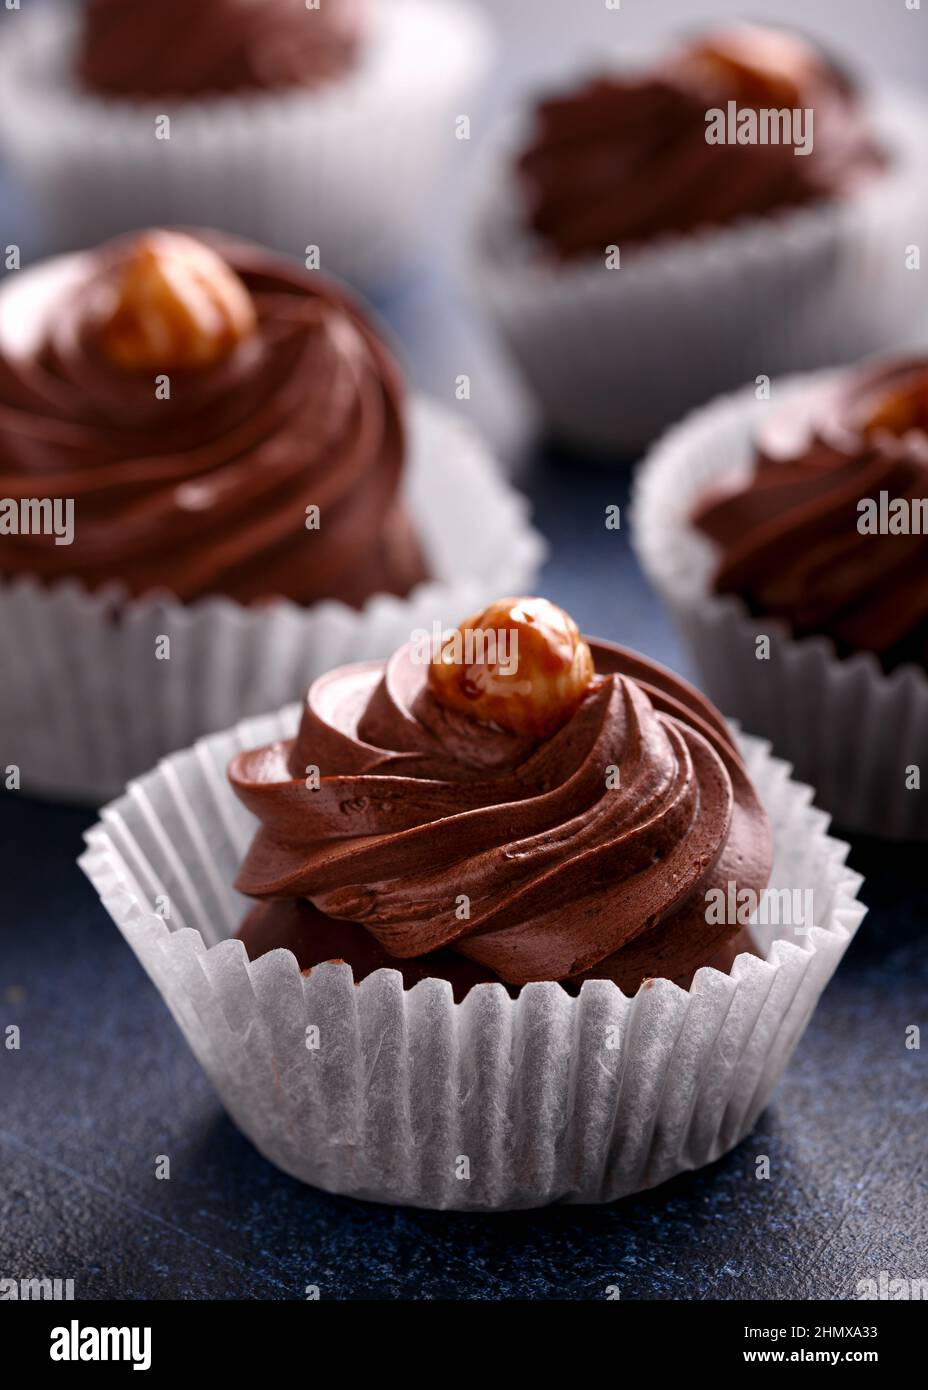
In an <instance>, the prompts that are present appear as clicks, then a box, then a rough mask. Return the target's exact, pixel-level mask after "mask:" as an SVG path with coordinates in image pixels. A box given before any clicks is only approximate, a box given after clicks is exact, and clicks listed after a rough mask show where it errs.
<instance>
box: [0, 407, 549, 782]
mask: <svg viewBox="0 0 928 1390" xmlns="http://www.w3.org/2000/svg"><path fill="white" fill-rule="evenodd" d="M409 423H410V429H409V438H410V447H409V459H408V462H407V466H406V470H405V474H404V483H403V487H404V492H405V495H406V498H407V502H408V505H409V508H410V513H411V515H412V518H413V521H414V523H415V525H416V527H417V530H418V534H419V537H420V540H421V542H422V545H423V548H424V550H425V555H426V561H427V563H428V567H429V572H430V573H431V574H432V575H433V576H434V578H433V579H431V580H429V581H427V582H426V583H423V584H420V585H418V586H417V587H416V588H415V589H414V590H413V591H412V593H411V594H410V595H409V596H408V597H406V598H396V597H394V596H392V595H386V594H379V595H375V596H374V597H372V598H371V599H369V600H368V601H367V602H366V603H365V604H364V606H363V607H362V608H361V609H359V610H356V609H352V608H349V607H348V606H347V605H346V604H343V603H340V602H336V601H334V600H326V601H324V602H320V603H315V604H311V605H309V606H308V607H300V606H298V605H297V604H294V603H290V602H287V601H283V600H279V601H276V602H272V603H269V604H263V605H255V606H247V607H246V606H245V605H243V604H240V603H236V602H234V601H233V600H231V599H226V598H212V599H203V600H200V601H198V602H196V603H193V604H190V605H184V604H181V603H180V602H178V601H177V600H175V599H172V598H171V597H169V596H165V597H163V598H158V597H154V596H152V597H151V598H144V599H130V598H128V597H127V596H126V595H125V593H124V592H123V591H122V590H121V589H119V588H116V587H114V588H111V589H108V590H106V591H99V592H96V593H93V594H90V593H88V592H87V591H86V589H85V588H84V587H83V585H81V584H80V583H79V582H77V581H65V582H63V583H59V584H56V585H54V586H53V587H50V588H45V587H43V586H42V585H40V584H39V583H38V582H37V581H35V580H33V579H31V578H23V579H17V580H12V581H7V582H2V581H0V648H2V651H3V658H4V659H3V679H2V680H0V766H3V767H4V768H5V767H8V766H10V765H15V766H16V767H18V768H19V769H20V776H21V785H22V789H23V790H24V791H26V792H28V793H30V794H33V795H45V796H53V797H66V798H69V799H76V800H81V801H87V802H91V803H93V804H94V805H99V803H100V802H101V801H103V800H105V799H107V798H108V797H111V796H115V795H116V794H117V793H118V792H119V791H120V790H121V789H122V788H123V787H124V786H125V784H126V782H127V780H128V779H129V778H130V777H133V776H136V775H137V774H138V773H140V772H142V771H144V770H145V769H146V768H148V767H151V765H152V764H153V763H154V762H155V761H156V759H157V758H159V757H161V756H162V755H163V754H165V753H167V752H170V751H171V749H174V748H182V747H184V746H185V745H186V744H188V743H191V742H192V741H193V740H194V739H196V738H199V737H200V736H201V735H202V734H205V733H209V732H211V731H212V730H214V729H221V728H224V727H225V726H226V725H228V724H230V723H233V722H234V721H235V720H237V719H241V718H244V717H245V716H247V715H249V714H255V713H257V712H259V711H261V710H267V709H273V708H276V707H277V706H279V705H281V704H282V703H284V702H285V701H287V700H292V699H297V698H300V697H301V696H302V695H303V694H304V692H305V690H306V688H307V686H308V685H309V684H310V682H311V681H312V680H314V679H315V677H316V676H318V675H321V674H322V673H323V672H324V671H327V670H330V669H331V668H332V667H334V666H338V665H341V664H342V663H344V662H347V661H362V660H366V659H368V658H373V657H384V656H388V655H389V654H390V652H391V651H393V650H394V649H395V648H396V647H397V646H399V645H400V644H401V643H403V642H406V641H408V640H409V636H410V631H411V630H412V629H413V628H419V627H424V628H427V629H429V630H431V625H432V623H433V621H438V622H440V623H442V624H443V625H445V626H454V625H456V624H457V623H458V622H460V621H461V619H462V618H464V617H466V616H467V615H468V614H470V613H472V612H474V611H476V610H479V609H480V608H482V607H484V606H485V605H486V604H487V603H490V602H492V601H493V600H494V599H497V598H499V597H500V596H501V595H504V594H511V593H525V592H531V591H532V589H533V587H534V579H535V575H536V572H537V569H538V566H539V565H540V563H541V560H542V558H543V555H544V543H543V541H542V539H541V537H540V536H539V535H538V533H537V532H536V531H534V530H533V529H532V527H531V526H530V525H529V523H528V519H527V518H528V504H527V502H526V501H525V499H524V498H523V497H522V496H521V495H520V494H519V493H517V492H515V491H513V489H512V488H510V487H509V485H508V484H507V483H506V482H504V481H503V479H502V478H501V476H500V475H499V472H498V470H497V468H496V465H495V463H494V461H493V459H492V458H491V457H490V455H489V454H488V452H487V451H486V449H485V447H484V446H483V444H482V443H481V441H480V440H479V438H478V437H477V435H476V434H475V433H473V432H472V431H471V429H470V428H469V427H468V426H467V425H466V424H464V423H462V422H461V421H460V419H459V417H457V416H455V415H452V414H451V413H450V412H449V411H447V410H445V409H443V408H440V407H438V406H436V405H435V404H433V403H430V402H427V401H424V400H418V401H414V402H413V403H412V408H411V411H410V422H409ZM161 636H168V637H169V638H170V644H171V645H170V659H169V660H158V659H156V642H157V639H158V638H159V637H161Z"/></svg>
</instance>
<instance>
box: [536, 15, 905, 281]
mask: <svg viewBox="0 0 928 1390" xmlns="http://www.w3.org/2000/svg"><path fill="white" fill-rule="evenodd" d="M729 103H733V104H734V107H735V108H736V112H737V115H736V125H735V132H734V133H735V137H736V139H735V143H728V141H727V139H726V141H725V142H724V143H712V142H710V140H709V139H708V138H707V113H708V112H710V111H713V110H715V111H721V112H722V113H723V114H724V115H725V117H726V119H727V118H728V116H729V114H731V115H735V114H736V113H735V111H733V112H731V113H730V112H729ZM764 111H773V112H777V113H779V112H784V113H786V112H788V113H789V122H790V131H789V133H790V134H791V135H792V139H791V140H790V141H788V142H787V141H781V142H780V143H770V142H769V141H768V142H767V143H761V142H760V140H758V141H757V142H756V143H748V142H747V139H746V137H747V135H749V134H750V131H749V130H747V129H746V128H745V129H744V130H743V132H742V135H741V136H739V132H738V127H737V119H738V118H739V117H740V118H741V120H742V121H743V120H744V117H743V116H741V113H744V112H748V113H760V112H764ZM810 113H811V115H810ZM749 119H750V118H749ZM785 121H786V117H785V116H784V117H783V122H784V124H783V125H782V127H781V124H780V120H779V117H778V120H777V126H776V132H775V133H776V135H777V136H780V135H782V134H784V133H787V132H786V126H785ZM794 121H795V122H797V123H798V125H799V127H800V130H801V134H802V140H803V147H802V148H798V147H797V145H798V142H797V140H796V133H797V132H796V131H795V130H794V129H793V122H794ZM742 138H743V139H744V142H743V143H742V142H740V140H741V139H742ZM884 164H885V156H884V154H883V152H882V151H881V149H880V148H879V145H878V143H877V141H876V139H875V137H874V136H873V134H872V133H871V130H870V127H869V123H868V121H867V119H866V115H865V113H864V111H863V110H862V107H861V104H860V102H859V100H858V97H857V94H856V92H855V89H854V87H853V85H852V84H851V82H850V81H849V79H848V78H847V77H846V76H845V74H844V73H842V72H841V71H839V70H838V69H837V68H835V67H834V65H833V64H832V63H831V62H829V60H828V59H827V58H826V57H825V56H824V54H822V53H821V52H819V51H818V50H817V49H816V48H815V47H813V45H812V44H811V43H809V42H807V41H806V40H804V39H802V38H800V37H798V36H796V35H793V34H789V33H786V32H784V31H780V30H776V29H764V28H759V27H755V26H751V25H737V26H734V27H732V28H730V29H724V30H721V31H720V32H718V33H711V34H708V35H706V36H704V37H702V38H698V39H696V40H695V41H693V42H692V43H690V44H688V45H686V46H685V47H683V48H681V49H679V50H677V51H675V52H673V53H671V54H670V55H669V56H668V57H666V58H665V59H663V60H662V61H660V62H657V63H656V64H654V65H653V66H652V67H650V68H648V69H646V70H645V71H643V72H640V73H629V74H628V75H624V74H611V73H610V74H604V75H602V76H600V77H596V78H594V79H592V80H590V81H588V82H586V83H585V84H584V85H583V86H581V87H579V88H578V89H576V90H574V91H570V92H567V93H566V94H564V95H559V96H554V97H551V98H550V99H548V100H546V101H543V102H542V103H541V104H540V106H539V107H538V109H537V112H536V116H535V130H534V136H533V138H532V141H531V144H530V147H529V148H528V149H527V150H525V152H524V153H523V154H522V155H521V157H520V159H519V161H518V173H519V175H520V179H521V182H522V185H523V188H524V193H525V199H526V203H527V211H528V222H529V225H530V227H531V228H532V230H533V231H534V232H536V233H537V234H538V236H539V237H540V238H541V239H542V241H543V242H544V244H545V246H546V248H548V249H549V250H550V251H552V252H553V253H554V254H555V255H556V256H557V257H559V258H560V259H563V260H569V259H571V258H575V257H580V256H584V255H591V254H595V255H597V256H599V257H601V256H602V255H603V253H604V251H605V249H606V247H607V246H609V245H612V244H616V245H618V246H619V247H620V248H621V250H623V251H624V250H625V249H632V248H634V247H635V246H637V245H641V244H644V243H649V242H653V241H655V240H657V239H659V238H662V237H668V236H677V235H684V234H687V233H691V232H694V231H697V230H699V229H701V228H708V227H719V226H723V225H725V224H727V223H731V222H734V221H736V220H738V219H741V218H746V217H761V216H765V215H767V214H770V213H773V212H775V211H777V210H779V209H781V208H789V207H798V206H801V205H803V204H806V203H811V202H821V201H826V200H829V199H834V198H840V197H842V196H844V195H846V194H847V193H849V192H850V191H851V190H853V189H854V188H855V187H856V186H857V185H858V184H859V183H860V182H861V181H862V180H864V179H867V178H869V177H871V176H872V175H873V174H875V173H877V172H878V171H879V170H880V169H881V168H882V167H883V166H884Z"/></svg>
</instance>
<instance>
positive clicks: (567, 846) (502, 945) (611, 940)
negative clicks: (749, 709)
mask: <svg viewBox="0 0 928 1390" xmlns="http://www.w3.org/2000/svg"><path fill="white" fill-rule="evenodd" d="M590 646H591V650H592V653H593V657H594V661H595V670H596V674H595V675H594V677H593V680H592V682H591V684H590V685H589V688H588V689H587V692H586V694H585V696H584V698H583V699H582V701H581V702H580V704H579V706H578V707H577V708H576V709H575V711H574V713H573V714H572V715H571V716H570V718H569V719H568V721H567V722H566V723H565V724H564V725H562V727H561V728H559V729H558V730H557V732H556V733H554V734H553V735H551V736H550V737H549V738H546V739H542V740H541V741H539V740H536V739H533V738H531V737H529V736H526V735H522V734H517V733H512V732H508V731H506V730H503V729H501V728H499V727H495V726H493V725H488V724H481V723H479V722H478V721H476V720H474V719H472V718H470V717H468V716H467V715H463V714H459V713H458V712H456V711H455V710H453V709H449V708H447V707H446V706H444V705H442V704H440V703H439V702H438V701H437V700H436V698H435V696H434V694H433V693H432V691H431V690H430V688H429V684H428V678H427V670H428V667H427V666H426V665H424V664H422V663H421V662H417V660H416V659H415V656H414V649H413V648H412V647H411V646H407V647H404V648H401V649H400V651H398V652H397V653H396V654H395V655H394V656H393V657H392V658H391V659H390V660H389V661H388V662H387V663H386V664H384V663H382V662H368V663H363V664H360V665H354V666H347V667H343V668H341V669H340V670H336V671H333V672H331V673H330V674H329V675H327V676H324V677H323V678H322V679H320V680H317V681H316V682H315V683H314V685H313V686H312V687H311V689H310V691H309V695H308V698H307V702H306V705H305V708H304V712H303V718H302V723H301V726H300V729H299V733H298V735H297V737H296V739H295V740H294V741H292V742H287V743H278V744H274V745H271V746H268V747H265V748H260V749H257V750H255V751H253V752H245V753H241V754H239V755H238V756H237V757H236V758H235V759H234V760H233V762H232V764H231V766H230V770H229V775H230V780H231V783H232V786H233V788H234V790H235V792H236V794H237V795H238V797H239V798H240V800H241V801H242V802H243V803H244V804H245V805H246V806H247V807H248V808H249V810H251V811H252V812H253V813H254V814H255V816H256V817H257V818H258V820H259V822H260V828H259V830H258V832H257V834H256V836H255V839H254V841H253V843H252V845H251V848H250V849H249V851H248V854H247V856H246V858H245V861H244V864H243V866H242V869H241V872H240V875H239V878H238V887H239V888H240V889H241V891H242V892H244V893H247V894H249V895H251V896H253V897H256V898H260V899H265V900H281V899H283V900H288V901H289V900H293V899H307V900H308V901H309V903H310V904H311V905H312V907H313V909H315V910H316V911H318V912H319V913H321V914H324V917H325V922H326V923H331V919H333V918H336V919H342V920H343V922H347V923H352V924H355V925H356V926H359V927H361V928H363V929H364V931H365V932H366V933H367V934H369V936H371V937H372V938H373V939H374V940H375V942H376V943H377V944H378V946H379V947H380V948H381V949H382V950H383V951H384V952H385V953H386V959H384V960H383V962H382V963H384V964H386V963H388V962H389V963H391V964H397V963H398V962H400V961H407V962H416V961H420V962H421V960H422V958H424V957H428V958H429V970H428V973H430V974H434V975H444V976H445V977H446V978H450V979H452V983H453V984H454V986H455V989H456V990H459V989H460V988H461V987H462V980H461V979H460V978H457V979H456V978H455V976H454V974H453V973H451V972H449V971H448V970H447V968H446V965H445V964H444V962H447V960H448V959H449V957H451V958H454V959H455V960H457V961H458V962H461V963H466V965H467V967H468V969H469V970H471V971H472V970H473V969H474V968H475V967H476V968H477V969H478V970H479V971H480V972H483V973H481V974H480V975H479V976H478V977H477V978H489V979H499V980H502V981H503V982H505V983H506V984H507V985H509V986H510V987H518V986H519V985H521V984H523V983H525V982H527V981H532V980H559V981H562V982H564V983H565V984H567V985H568V986H572V985H576V984H578V983H579V982H580V981H582V980H583V979H585V978H608V979H612V980H614V981H616V982H617V983H618V984H619V985H620V986H621V987H623V988H625V989H627V990H630V991H633V990H634V989H636V988H637V986H638V985H639V983H640V982H641V981H642V980H643V979H644V978H646V977H648V976H667V977H669V978H671V979H680V978H681V977H684V976H686V975H687V974H691V973H692V971H693V970H694V969H696V968H697V967H698V966H700V965H703V964H708V963H715V960H716V958H717V957H718V953H719V952H720V951H721V950H724V947H725V944H726V941H728V940H729V939H730V938H732V937H733V935H734V933H736V932H737V931H738V928H737V927H736V926H726V925H710V924H708V923H707V921H706V896H705V895H706V892H707V891H708V889H710V888H724V887H726V886H727V885H728V884H729V883H735V884H737V886H738V887H739V888H751V889H753V890H755V891H758V892H759V891H760V890H761V889H762V888H763V887H765V885H766V884H767V880H768V875H769V872H770V865H771V838H770V830H769V826H768V822H767V818H766V815H765V813H764V811H763V808H762V807H761V805H760V803H759V801H758V798H757V795H756V793H755V791H754V789H753V787H752V785H751V783H750V781H749V779H748V776H747V773H746V771H745V769H744V766H743V764H742V762H741V760H740V758H739V756H738V754H737V752H736V751H735V748H734V745H733V743H732V741H731V738H730V735H729V734H728V732H727V729H726V727H725V725H724V723H723V721H722V720H721V718H720V716H719V715H718V713H717V712H716V711H715V709H714V708H713V707H712V706H711V705H710V704H708V702H707V701H706V700H705V699H704V698H703V697H702V696H700V695H699V694H698V693H697V692H696V691H695V690H693V689H692V688H691V687H690V686H688V685H686V684H684V683H683V682H682V681H680V680H678V679H677V678H676V677H674V676H672V675H671V674H670V673H668V672H666V671H664V670H662V669H661V668H660V667H658V666H655V665H652V664H651V663H650V662H648V661H646V660H644V659H643V658H641V657H638V656H635V655H633V654H632V653H631V652H627V651H624V650H622V649H621V648H619V647H612V646H608V645H606V644H604V643H591V644H590ZM313 768H318V770H319V779H318V787H316V786H314V785H313V780H314V779H313V774H312V769H313ZM307 777H308V778H309V780H308V781H307ZM462 895H463V896H462ZM464 902H466V903H468V904H469V916H467V915H466V913H463V912H462V910H461V905H462V903H464ZM265 907H266V912H265V914H264V917H263V919H262V918H261V917H260V915H259V918H258V920H257V922H256V919H255V916H254V914H253V915H252V917H251V918H250V919H249V922H248V923H247V924H246V927H245V929H244V932H243V935H244V936H245V938H246V941H247V944H248V948H249V951H250V952H251V953H252V954H260V953H261V952H262V951H263V950H264V949H269V943H270V942H273V944H275V945H283V944H285V943H286V944H294V949H295V950H297V954H298V959H300V961H301V964H312V963H313V962H314V961H317V960H322V959H326V958H328V954H327V953H328V952H330V951H331V952H332V954H335V955H338V956H340V957H342V958H345V959H349V960H350V959H351V956H350V951H349V947H348V945H346V946H344V947H343V948H342V949H338V950H335V949H334V943H333V944H332V945H330V944H329V938H328V937H327V938H325V944H324V945H322V946H319V947H317V948H316V949H314V948H313V947H312V946H311V945H310V942H311V940H312V935H313V931H314V919H313V918H312V916H309V917H307V916H305V915H303V916H301V915H300V914H294V913H292V912H285V911H284V904H283V903H281V902H280V901H276V902H275V901H268V902H267V903H266V904H265ZM710 915H711V914H710ZM262 920H263V925H264V929H265V930H264V934H263V939H262ZM315 920H316V921H317V922H318V919H315ZM295 922H298V923H299V924H300V925H301V929H302V938H301V939H300V940H299V942H298V944H297V937H296V936H295V935H294V934H292V933H290V934H289V939H288V925H289V927H292V926H293V925H294V923H295ZM325 930H326V931H328V930H329V927H328V926H326V928H325ZM269 933H270V934H269ZM342 939H344V940H346V941H348V942H349V943H350V939H351V938H350V936H349V937H347V938H340V939H339V940H342ZM434 953H439V955H438V956H437V957H436V956H435V955H434ZM366 968H367V966H366V963H365V962H364V961H363V960H362V961H361V962H360V971H361V973H364V971H365V970H366ZM356 974H357V971H356ZM407 982H408V981H407ZM471 982H475V981H474V980H473V979H472V978H470V979H466V980H465V981H464V982H463V983H466V984H469V983H471Z"/></svg>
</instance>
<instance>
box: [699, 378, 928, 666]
mask: <svg viewBox="0 0 928 1390" xmlns="http://www.w3.org/2000/svg"><path fill="white" fill-rule="evenodd" d="M693 523H694V525H695V526H696V527H698V529H699V530H700V531H702V532H703V533H704V534H705V535H706V536H708V537H709V538H710V539H711V540H712V541H713V542H714V544H715V546H716V547H717V548H718V552H719V553H718V560H717V564H716V568H715V571H714V575H713V579H712V587H713V589H714V590H715V592H717V593H720V594H735V595H738V596H739V597H740V598H742V599H743V600H744V602H745V603H746V604H747V606H748V607H749V609H750V610H751V612H752V613H754V614H756V615H758V616H772V617H776V618H780V619H782V620H783V621H785V622H786V623H787V624H788V625H789V627H790V629H791V631H792V633H793V635H794V636H796V637H806V636H810V635H813V634H819V635H824V636H826V637H829V638H830V639H831V640H832V642H833V643H834V644H835V647H836V649H837V650H838V653H839V654H840V655H842V656H848V655H851V654H852V653H854V652H859V651H867V652H874V653H875V654H876V655H877V656H878V658H879V659H880V661H881V663H882V665H883V666H884V668H885V669H886V670H892V669H893V668H894V667H896V666H899V665H900V664H901V663H903V662H907V661H912V662H915V663H917V664H919V665H921V666H926V667H928V360H915V359H906V360H899V361H894V362H883V363H880V364H878V365H875V366H869V367H867V368H865V369H863V370H861V369H856V370H852V371H846V372H842V373H840V374H838V375H836V376H834V377H832V378H830V379H829V380H828V381H827V382H826V383H824V384H823V385H821V386H819V387H818V388H817V389H813V390H810V391H809V393H808V394H807V395H806V396H805V398H804V400H803V401H802V403H801V404H800V405H799V406H797V407H796V408H794V409H792V410H789V411H780V412H778V413H777V414H776V415H775V416H774V417H773V419H772V420H771V421H770V424H769V425H768V426H767V428H765V429H764V430H763V431H762V432H761V434H760V436H759V438H758V441H757V447H756V453H755V457H754V464H753V469H752V471H751V473H750V475H749V477H748V478H747V479H742V480H739V481H737V482H735V483H733V484H730V485H723V486H721V487H719V488H716V489H713V490H711V491H709V492H707V493H706V494H705V495H704V496H703V497H702V498H701V499H700V501H699V503H698V505H697V507H696V510H695V512H694V514H693Z"/></svg>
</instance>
